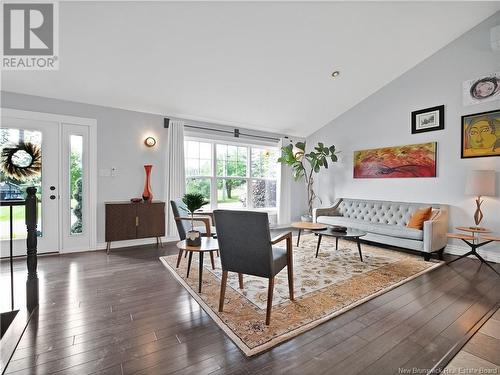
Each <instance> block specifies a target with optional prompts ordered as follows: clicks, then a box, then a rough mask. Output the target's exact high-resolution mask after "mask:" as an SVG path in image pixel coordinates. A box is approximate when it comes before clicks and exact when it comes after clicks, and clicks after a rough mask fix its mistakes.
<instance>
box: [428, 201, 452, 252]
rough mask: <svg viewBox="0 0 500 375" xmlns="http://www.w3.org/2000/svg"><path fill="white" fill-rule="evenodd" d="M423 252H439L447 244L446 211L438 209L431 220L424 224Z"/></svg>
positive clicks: (445, 209)
mask: <svg viewBox="0 0 500 375" xmlns="http://www.w3.org/2000/svg"><path fill="white" fill-rule="evenodd" d="M423 230H424V251H425V252H427V253H432V252H434V251H438V250H441V249H442V248H444V247H445V246H446V244H447V242H448V238H447V237H446V233H447V232H448V209H447V208H440V209H439V211H438V212H437V213H436V214H435V215H433V217H432V218H431V220H427V221H425V222H424V228H423Z"/></svg>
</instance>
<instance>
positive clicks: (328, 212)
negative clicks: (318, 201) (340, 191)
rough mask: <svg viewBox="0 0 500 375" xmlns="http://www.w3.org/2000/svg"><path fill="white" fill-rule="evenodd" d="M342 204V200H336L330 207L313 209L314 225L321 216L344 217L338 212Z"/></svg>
mask: <svg viewBox="0 0 500 375" xmlns="http://www.w3.org/2000/svg"><path fill="white" fill-rule="evenodd" d="M340 202H342V198H339V199H337V200H335V202H334V203H333V205H332V206H330V207H321V208H313V223H315V222H316V219H317V218H318V217H319V216H342V215H341V214H340V213H339V212H338V210H337V209H338V207H339V204H340Z"/></svg>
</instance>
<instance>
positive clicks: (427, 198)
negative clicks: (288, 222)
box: [294, 12, 500, 253]
mask: <svg viewBox="0 0 500 375" xmlns="http://www.w3.org/2000/svg"><path fill="white" fill-rule="evenodd" d="M499 24H500V12H499V13H496V14H495V15H494V16H492V17H491V18H489V19H487V20H486V21H484V22H483V23H481V24H480V25H478V26H477V27H475V28H474V29H472V30H470V31H469V32H467V33H466V34H464V35H462V36H461V37H460V38H458V39H457V40H455V41H454V42H452V43H451V44H449V45H448V46H446V47H445V48H443V49H442V50H440V51H438V52H437V53H436V54H434V55H433V56H431V57H429V58H428V59H426V60H425V61H423V62H422V63H420V64H419V65H417V66H416V67H415V68H413V69H411V70H410V71H408V72H407V73H405V74H404V75H402V76H401V77H399V78H398V79H396V80H394V81H393V82H391V83H389V84H388V85H387V86H385V87H384V88H382V89H381V90H379V91H378V92H376V93H375V94H373V95H371V96H370V97H368V98H367V99H365V100H364V101H363V102H362V103H360V104H359V105H357V106H355V107H354V108H352V109H351V110H349V111H348V112H346V113H344V114H343V115H342V116H340V117H338V118H337V119H335V120H333V121H331V122H330V123H328V124H327V125H326V126H324V127H323V128H322V129H320V130H319V131H317V132H316V133H314V134H313V135H311V136H310V137H308V138H307V142H308V145H309V146H312V145H313V144H314V143H317V142H318V141H321V142H325V144H328V145H329V144H335V145H336V146H337V149H338V150H341V154H340V162H339V163H337V165H335V166H334V167H333V168H332V169H330V170H328V171H326V172H323V173H321V175H320V178H319V180H318V184H317V185H318V187H317V190H318V193H319V196H320V197H321V198H322V199H323V202H324V205H326V204H328V203H330V202H333V200H334V199H335V198H337V197H352V198H366V199H383V200H400V201H410V202H437V203H447V204H450V205H451V218H450V230H451V229H452V228H453V227H455V226H457V225H471V224H473V221H472V215H473V213H474V210H475V204H474V200H473V197H470V196H466V195H465V194H464V184H465V178H466V173H467V171H469V170H472V169H494V170H496V171H497V196H496V197H494V198H489V197H485V198H484V200H485V202H484V204H483V212H484V217H485V218H484V220H483V222H482V225H483V226H486V227H488V228H491V229H493V230H495V231H496V232H500V178H498V175H499V174H500V157H486V158H476V159H460V132H461V130H460V129H461V116H462V115H464V114H469V113H477V112H483V111H488V110H493V109H499V108H500V102H499V101H497V102H490V103H482V104H479V105H474V106H468V107H463V106H462V90H461V88H462V82H463V81H465V80H467V79H471V78H476V77H479V76H481V75H483V74H487V73H490V72H494V71H500V53H499V52H493V51H492V50H491V48H490V44H489V40H490V34H489V32H490V28H491V27H493V26H496V25H499ZM360 48H362V47H360ZM367 58H368V57H367ZM371 58H376V56H373V57H371ZM360 74H363V73H362V72H360ZM340 79H348V77H340ZM353 89H355V88H353ZM441 104H444V105H445V129H444V130H441V131H434V132H427V133H421V134H415V135H412V134H411V129H410V113H411V111H414V110H419V109H423V108H427V107H432V106H437V105H441ZM332 105H335V103H332ZM431 141H437V142H438V160H437V171H438V177H437V178H405V179H353V177H352V174H353V151H355V150H362V149H369V148H377V147H383V146H397V145H404V144H412V143H422V142H431ZM299 210H300V209H298V210H297V209H295V210H294V211H295V212H297V211H299ZM454 243H455V244H457V245H458V244H460V242H454ZM487 246H488V249H489V250H490V251H491V250H492V249H496V252H497V253H498V250H500V249H499V247H500V246H499V243H496V244H495V245H493V244H490V245H487Z"/></svg>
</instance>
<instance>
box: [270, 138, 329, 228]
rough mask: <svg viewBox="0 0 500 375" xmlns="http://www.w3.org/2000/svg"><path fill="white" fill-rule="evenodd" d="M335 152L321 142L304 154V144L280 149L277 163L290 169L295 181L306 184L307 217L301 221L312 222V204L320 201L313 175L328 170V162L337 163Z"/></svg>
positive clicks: (299, 143)
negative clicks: (323, 169) (302, 180)
mask: <svg viewBox="0 0 500 375" xmlns="http://www.w3.org/2000/svg"><path fill="white" fill-rule="evenodd" d="M337 160H338V159H337V151H336V150H335V146H334V145H331V146H329V147H326V146H325V145H324V144H323V143H322V142H318V145H317V146H316V147H314V150H312V151H310V152H309V153H306V143H305V142H297V143H296V144H295V147H294V146H293V145H292V144H289V145H287V146H283V147H282V148H281V157H280V158H279V159H278V162H279V163H282V164H286V165H289V166H291V167H292V175H293V177H294V179H295V181H300V180H301V179H302V178H303V179H304V181H305V183H306V189H307V207H308V212H307V215H303V216H302V221H312V210H313V203H314V201H315V200H316V199H318V200H319V201H320V202H321V199H320V198H319V197H318V196H317V195H316V193H315V192H314V189H313V188H314V174H315V173H319V172H320V171H321V169H322V168H325V169H328V162H329V161H331V162H333V163H335V162H336V161H337Z"/></svg>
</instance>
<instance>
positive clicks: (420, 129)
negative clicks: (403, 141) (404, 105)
mask: <svg viewBox="0 0 500 375" xmlns="http://www.w3.org/2000/svg"><path fill="white" fill-rule="evenodd" d="M442 129H444V105H439V106H437V107H431V108H426V109H421V110H420V111H413V112H412V113H411V134H417V133H424V132H430V131H433V130H442Z"/></svg>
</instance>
